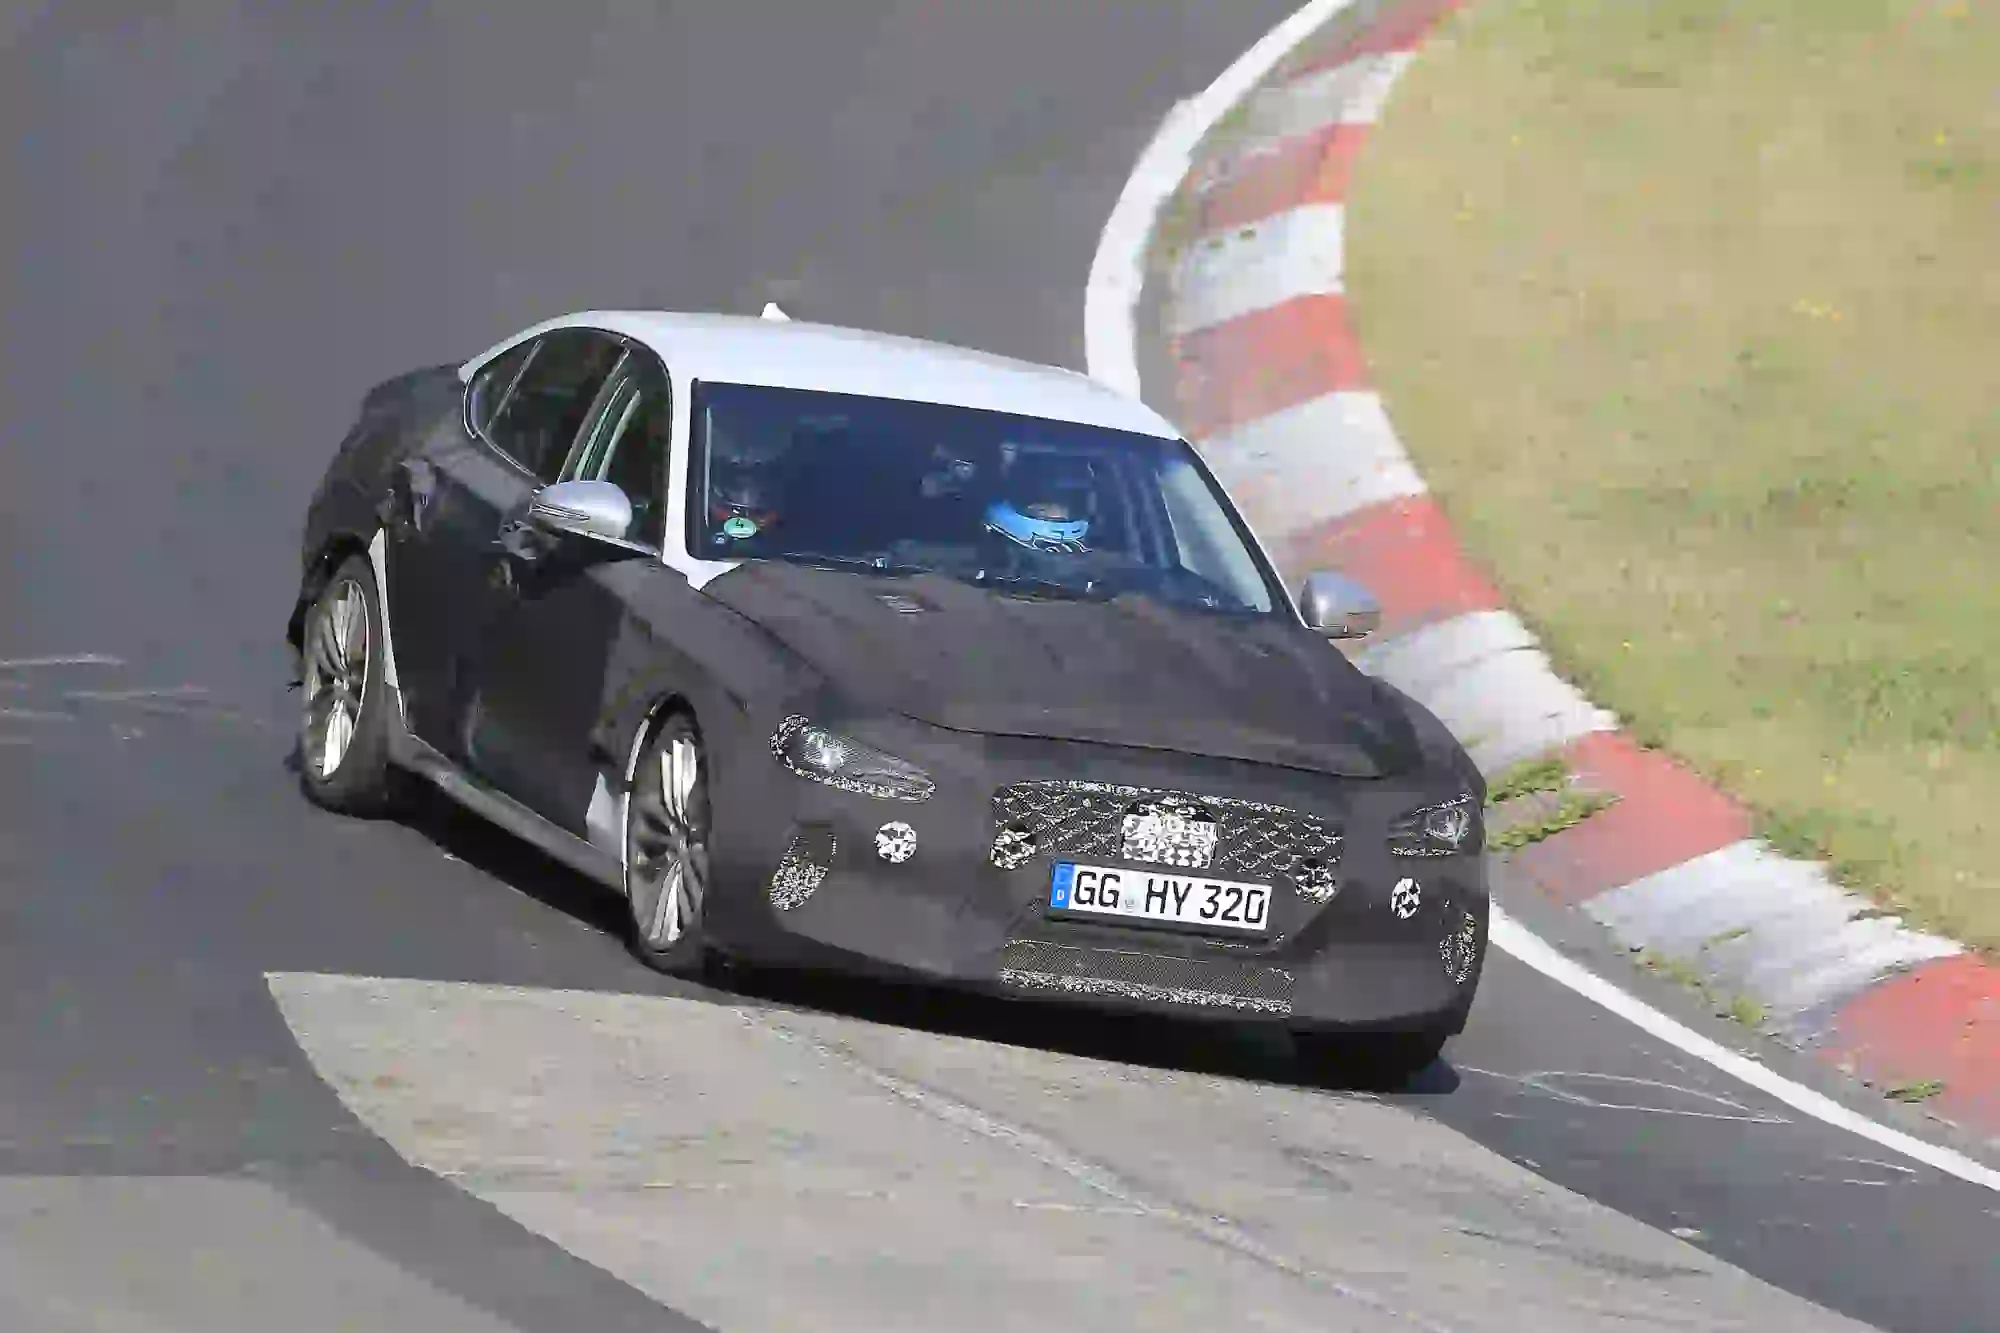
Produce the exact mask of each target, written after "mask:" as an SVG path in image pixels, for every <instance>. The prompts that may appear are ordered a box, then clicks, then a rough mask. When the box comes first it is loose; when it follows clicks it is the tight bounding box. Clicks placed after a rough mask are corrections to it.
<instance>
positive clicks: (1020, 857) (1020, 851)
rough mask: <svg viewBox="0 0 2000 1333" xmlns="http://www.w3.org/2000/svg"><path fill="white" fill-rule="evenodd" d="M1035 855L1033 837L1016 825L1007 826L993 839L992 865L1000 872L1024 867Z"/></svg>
mask: <svg viewBox="0 0 2000 1333" xmlns="http://www.w3.org/2000/svg"><path fill="white" fill-rule="evenodd" d="M1034 854H1035V835H1034V834H1032V833H1030V832H1029V831H1028V830H1027V829H1025V828H1022V827H1021V826H1020V825H1018V824H1009V825H1007V826H1006V827H1005V828H1003V829H1001V830H1000V832H999V834H998V835H997V836H995V837H994V839H993V864H994V865H996V866H998V867H999V868H1000V869H1002V870H1012V869H1014V868H1015V867H1017V866H1024V865H1026V864H1027V863H1028V859H1029V858H1030V857H1032V856H1033V855H1034Z"/></svg>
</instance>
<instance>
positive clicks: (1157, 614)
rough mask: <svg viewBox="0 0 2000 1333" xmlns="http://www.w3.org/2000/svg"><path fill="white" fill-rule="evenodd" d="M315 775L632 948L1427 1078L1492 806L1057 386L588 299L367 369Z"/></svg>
mask: <svg viewBox="0 0 2000 1333" xmlns="http://www.w3.org/2000/svg"><path fill="white" fill-rule="evenodd" d="M302 554H303V578H302V581H301V584H300V588H299V594H298V600H297V605H296V607H295V608H294V610H293V613H292V616H291V620H290V623H289V627H288V637H289V639H290V642H291V643H292V645H293V646H294V648H295V649H296V650H297V651H298V655H299V685H300V687H301V690H302V694H303V698H304V709H303V725H302V730H301V737H300V757H301V761H302V762H301V769H302V775H303V782H304V785H305V788H306V791H307V793H308V794H309V795H310V796H311V797H312V798H313V799H314V800H316V801H318V802H319V803H321V804H322V805H325V806H327V807H329V808H331V809H335V810H342V811H362V810H381V809H385V808H387V807H389V806H391V805H392V804H393V802H394V801H395V799H396V797H397V794H398V792H399V791H400V790H401V789H402V788H401V781H402V780H403V779H404V778H406V777H408V776H410V775H415V776H417V777H420V778H423V779H427V780H428V781H430V782H431V783H434V784H435V785H436V786H438V787H440V788H442V789H443V790H444V791H445V792H446V793H448V794H449V795H450V796H451V797H453V798H454V799H455V800H457V801H459V802H460V803H462V804H464V805H465V806H467V807H469V808H471V809H472V810H474V811H475V812H477V813H479V814H481V815H483V816H485V817H486V818H488V819H490V820H492V821H493V822H495V823H497V824H500V825H502V826H504V827H505V828H507V829H509V830H511V831H512V832H513V833H515V834H517V835H519V836H521V837H523V838H526V839H528V840H530V841H532V842H533V843H535V844H538V845H539V846H540V847H542V848H543V849H545V850H547V851H549V852H550V853H552V854H554V855H556V856H558V857H560V858H562V859H563V860H565V861H567V862H569V863H570V864H571V865H573V866H575V867H576V868H577V869H579V870H581V871H583V872H584V873H586V874H589V875H591V876H594V877H596V878H597V879H599V880H601V881H602V882H603V883H604V884H606V885H607V886H609V887H610V888H612V889H613V890H615V891H616V892H617V893H618V894H620V895H621V896H622V897H623V898H624V899H625V901H626V902H628V903H629V904H630V914H629V915H630V933H631V943H632V948H633V950H634V952H635V953H636V954H637V955H638V957H640V958H641V959H643V960H644V961H646V962H647V963H649V964H651V965H652V966H654V967H657V968H660V969H662V970H664V971H668V972H672V973H678V974H684V975H686V974H695V973H698V972H700V971H701V970H703V969H704V968H705V967H706V966H707V965H708V964H709V963H710V962H712V961H715V960H717V959H719V958H725V957H733V958H737V959H740V960H743V961H745V962H751V963H756V964H759V965H762V966H767V967H797V968H808V969H833V970H838V971H844V972H853V973H865V974H869V975H871V976H877V977H883V978H890V979H901V980H905V981H912V982H919V983H925V984H940V985H950V986H959V987H970V988H975V989H978V990H982V991H986V992H990V993H996V994H1001V995H1006V996H1013V997H1018V998H1020V999H1022V1000H1031V1001H1043V1002H1056V1003H1059V1004H1071V1005H1093V1006H1105V1007H1114V1008H1117V1009H1122V1010H1127V1011H1131V1012H1134V1013H1144V1012H1156V1013H1176V1014H1195V1015H1205V1016H1212V1017H1224V1018H1231V1019H1254V1020H1264V1021H1269V1022H1273V1023H1281V1024H1285V1025H1287V1026H1289V1027H1290V1028H1291V1029H1292V1030H1293V1032H1294V1033H1295V1034H1297V1035H1298V1036H1299V1037H1300V1038H1302V1039H1304V1043H1305V1045H1306V1046H1307V1047H1308V1048H1310V1047H1311V1046H1312V1045H1313V1044H1314V1041H1315V1039H1318V1038H1323V1037H1326V1036H1329V1035H1338V1036H1341V1037H1344V1038H1346V1039H1347V1040H1349V1041H1351V1042H1353V1043H1355V1044H1357V1045H1358V1046H1360V1047H1363V1048H1365V1049H1366V1050H1367V1051H1368V1052H1369V1053H1370V1054H1371V1056H1373V1057H1374V1058H1378V1059H1385V1060H1388V1061H1392V1062H1394V1063H1395V1064H1397V1065H1398V1066H1400V1067H1404V1068H1414V1067H1417V1066H1420V1065H1423V1064H1425V1063H1428V1062H1429V1061H1430V1060H1431V1059H1432V1058H1434V1057H1435V1055H1436V1054H1437V1052H1438V1050H1439V1048H1440V1046H1441V1044H1442V1043H1443V1042H1444V1041H1445V1039H1446V1038H1447V1037H1449V1036H1450V1035H1451V1034H1452V1033H1454V1032H1456V1031H1458V1030H1459V1029H1460V1028H1462V1027H1463V1025H1464V1023H1465V1019H1466V1015H1467V1012H1468V1009H1469V1008H1470V1006H1471V1003H1472V999H1473V995H1474V992H1475V989H1476V988H1477V985H1478V981H1479V974H1480V964H1481V960H1482V957H1483V954H1484V950H1485V940H1486V920H1487V885H1486V877H1485V869H1484V862H1483V857H1482V830H1481V819H1480V811H1481V807H1482V804H1483V798H1484V787H1483V785H1482V783H1481V780H1480V777H1479V775H1478V772H1477V770H1476V769H1475V768H1474V766H1473V765H1472V763H1471V762H1470V761H1469V760H1468V758H1467V756H1466V754H1465V751H1464V750H1463V749H1462V748H1461V747H1460V745H1459V744H1458V743H1457V742H1456V741H1455V740H1454V739H1453V737H1452V736H1451V735H1450V734H1449V732H1448V731H1447V730H1446V729H1445V728H1444V727H1443V726H1442V725H1441V724H1440V723H1439V722H1438V721H1437V719H1436V718H1435V717H1433V716H1432V715H1431V714H1430V713H1428V712H1427V711H1425V710H1424V709H1423V708H1422V707H1420V706H1419V705H1417V704H1416V703H1415V702H1413V701H1412V700H1411V699H1409V698H1408V697H1406V696H1405V695H1403V694H1400V693H1398V692H1397V691H1396V690H1394V689H1392V688H1390V687H1389V686H1387V685H1385V684H1383V683H1381V682H1379V681H1376V680H1374V679H1371V678H1370V677H1368V676H1367V675H1365V674H1363V673H1362V672H1361V671H1359V670H1358V669H1356V668H1355V667H1354V666H1353V665H1352V664H1350V663H1349V661H1348V660H1347V658H1346V657H1345V656H1344V655H1343V654H1342V652H1341V651H1340V650H1339V649H1338V647H1337V646H1336V645H1335V644H1334V643H1333V642H1330V640H1334V639H1340V638H1348V637H1355V636H1358V635H1363V634H1366V633H1367V632H1368V631H1369V630H1370V629H1371V628H1372V627H1373V625H1374V623H1375V621H1376V617H1377V612H1376V610H1375V607H1374V604H1373V602H1372V601H1371V600H1370V599H1369V598H1368V596H1367V594H1366V593H1365V592H1363V591H1362V590H1360V589H1359V588H1356V587H1355V586H1353V585H1352V584H1350V583H1348V582H1346V581H1345V580H1343V579H1342V578H1340V577H1339V576H1337V575H1334V574H1330V573H1328V574H1315V575H1312V576H1310V577H1308V578H1306V579H1305V580H1304V581H1303V584H1302V587H1301V590H1300V593H1299V596H1298V597H1297V598H1296V600H1295V599H1294V598H1293V597H1291V596H1290V595H1288V592H1287V589H1286V588H1285V586H1284V585H1283V584H1282V583H1281V582H1280V580H1279V578H1278V576H1277V575H1276V573H1275V571H1274V569H1273V566H1272V563H1271V561H1270V559H1269V558H1268V557H1267V555H1266V553H1265V552H1264V551H1263V549H1262V548H1261V547H1260V546H1259V544H1258V542H1257V539H1256V538H1255V536H1254V535H1253V533H1252V532H1251V530H1250V528H1249V527H1248V525H1247V524H1246V523H1245V522H1244V520H1243V518H1242V516H1241V515H1240V514H1239V513H1238V512H1237V510H1236V509H1235V507H1234V506H1233V505H1232V504H1231V502H1230V500H1229V499H1228V497H1227V496H1226V495H1225V494H1224V492H1223V491H1222V489H1221V487H1220V486H1218V485H1217V483H1216V480H1215V478H1214V476H1213V474H1212V473H1211V472H1210V471H1209V469H1208V468H1207V467H1206V466H1205V465H1204V463H1203V461H1202V459H1201V457H1200V456H1199V455H1198V454H1197V452H1196V451H1195V450H1194V449H1193V448H1192V447H1190V445H1189V444H1188V443H1187V442H1186V441H1185V440H1183V439H1182V438H1181V437H1180V435H1179V433H1178V432H1177V431H1176V430H1175V429H1174V428H1173V427H1172V426H1171V425H1169V424H1168V423H1167V422H1166V421H1165V420H1163V419H1162V418H1161V417H1159V416H1158V415H1156V414H1155V413H1154V412H1152V411H1150V410H1149V409H1147V408H1145V407H1144V406H1142V405H1140V404H1139V403H1137V402H1135V401H1133V400H1131V399H1129V398H1127V397H1124V396H1122V395H1120V394H1118V393H1115V392H1113V391H1111V390H1110V389H1108V388H1105V387H1103V386H1101V385H1099V384H1097V383H1095V382H1093V381H1091V380H1088V379H1085V378H1083V377H1082V376H1079V375H1076V374H1073V373H1071V372H1068V371H1063V370H1058V369H1054V368H1050V367H1045V366H1038V365H1032V364H1027V363H1023V362H1017V361H1011V360H1004V359H1000V358H997V357H992V356H987V355H983V354H979V353H974V352H970V351H965V350H960V349H957V348H952V347H947V346H942V345H938V344H934V343H927V342H919V341H913V340H908V339H903V338H894V337H888V336H883V335H879V334H873V333H865V332H860V331H855V330H849V329H841V328H833V327H827V326H820V325H810V324H805V323H794V322H791V321H787V320H784V319H782V318H766V319H761V320H760V319H749V318H742V317H732V316H720V315H688V314H672V313H661V312H632V311H625V312H603V311H599V312H589V313H581V314H575V315H570V316H566V317H563V318H560V319H556V320H551V321H549V322H547V323H544V324H541V325H538V326H536V327H534V328H531V329H528V330H526V331H525V332H523V333H520V334H519V335H517V336H515V337H512V338H509V339H507V340H506V341H504V342H502V343H500V344H499V345H497V346H495V347H493V348H491V349H490V350H488V351H485V352H483V353H481V354H479V355H478V356H476V357H474V358H473V359H472V360H470V361H467V362H465V363H464V364H463V365H447V366H437V367H433V368H429V369H425V370H420V371H416V372H413V373H411V374H409V375H405V376H403V377H401V378H399V379H396V380H392V381H390V382H388V383H386V384H384V385H381V386H379V387H378V388H376V389H375V390H374V391H373V392H371V393H370V394H369V395H368V397H367V398H366V400H365V401H364V403H363V404H362V407H361V409H360V413H359V417H358V420H357V421H356V422H355V423H354V425H353V427H352V429H351V430H350V431H349V433H348V435H347V438H346V440H345V441H344V442H343V443H342V445H341V446H340V448H339V451H338V453H337V455H336V457H335V458H334V460H333V463H332V465H331V467H330V468H329V470H328V471H327V473H326V475H325V479H324V481H323V482H322V484H321V486H320V489H319V491H318V492H317V494H316V495H315V496H314V498H313V500H312V503H311V507H310V510H309V513H308V515H307V521H306V528H305V538H304V549H303V553H302Z"/></svg>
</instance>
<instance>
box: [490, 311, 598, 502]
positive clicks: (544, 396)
mask: <svg viewBox="0 0 2000 1333" xmlns="http://www.w3.org/2000/svg"><path fill="white" fill-rule="evenodd" d="M623 351H624V348H623V347H622V346H621V345H620V343H619V342H618V340H617V339H615V338H613V337H611V336H610V335H609V334H604V333H599V332H597V331H595V330H592V329H558V330H556V331H555V332H553V333H549V334H545V335H543V336H542V337H541V338H538V339H536V340H535V342H534V344H533V346H532V349H531V350H530V352H529V354H528V357H527V360H526V364H525V365H524V366H523V367H522V368H521V371H520V374H519V375H518V376H516V377H515V379H514V381H513V384H512V386H511V387H510V388H508V389H507V390H506V391H505V392H504V396H502V397H500V398H498V399H497V400H495V401H494V402H493V403H492V406H491V408H490V409H488V414H487V416H486V419H485V421H484V422H483V429H482V430H481V434H483V435H484V436H485V437H486V438H487V440H488V441H490V442H491V443H492V445H493V446H494V447H495V448H496V449H499V450H500V451H501V452H502V453H505V454H506V455H507V456H508V457H509V458H512V459H513V460H514V461H515V462H516V463H519V464H520V465H521V466H522V467H523V468H525V469H527V470H528V471H529V472H531V473H533V474H534V475H535V476H536V477H537V478H538V479H540V480H541V481H542V482H543V483H545V484H546V483H549V482H552V481H554V480H555V479H556V476H557V474H558V473H559V472H560V471H561V469H562V464H563V459H565V458H566V457H568V456H569V448H570V444H571V442H572V441H574V440H575V439H576V433H577V431H578V430H579V429H581V428H582V426H583V423H584V422H585V421H586V420H587V419H588V418H589V416H590V409H591V407H592V405H593V404H594V403H595V402H596V401H597V394H598V391H599V390H600V389H602V388H603V387H604V381H605V379H606V378H607V377H608V376H609V375H610V374H611V370H612V367H613V366H615V365H617V364H618V358H619V356H620V355H621V353H622V352H623ZM507 355H508V356H512V355H513V353H511V352H510V353H508V354H507ZM501 360H503V361H504V360H506V357H502V358H501ZM483 407H485V402H484V400H483V399H482V396H481V395H480V394H478V393H477V392H475V394H474V395H473V410H474V414H475V415H474V418H473V420H474V424H475V426H479V425H481V424H482V423H481V422H480V420H479V417H478V415H477V414H478V412H479V411H480V410H481V409H482V408H483Z"/></svg>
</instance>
